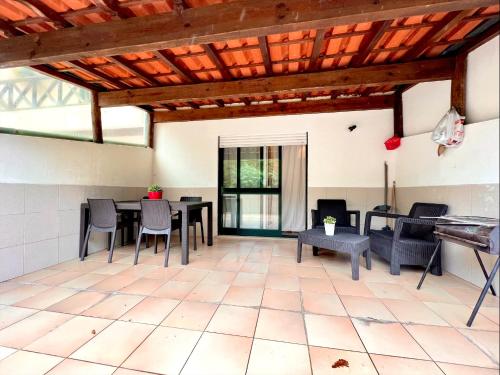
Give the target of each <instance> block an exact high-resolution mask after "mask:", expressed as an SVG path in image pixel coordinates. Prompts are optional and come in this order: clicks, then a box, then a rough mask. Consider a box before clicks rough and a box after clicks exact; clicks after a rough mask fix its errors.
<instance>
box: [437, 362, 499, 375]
mask: <svg viewBox="0 0 500 375" xmlns="http://www.w3.org/2000/svg"><path fill="white" fill-rule="evenodd" d="M438 366H439V367H440V368H441V370H443V372H444V373H445V375H498V369H492V368H481V367H472V366H464V365H455V364H453V363H440V362H438Z"/></svg>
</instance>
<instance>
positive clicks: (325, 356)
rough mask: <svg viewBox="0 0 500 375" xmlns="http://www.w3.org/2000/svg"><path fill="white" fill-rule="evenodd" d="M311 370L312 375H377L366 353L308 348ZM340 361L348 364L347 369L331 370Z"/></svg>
mask: <svg viewBox="0 0 500 375" xmlns="http://www.w3.org/2000/svg"><path fill="white" fill-rule="evenodd" d="M309 355H310V357H311V364H312V370H313V374H314V375H333V374H337V373H338V374H352V375H377V371H376V370H375V367H373V364H372V362H371V360H370V357H369V356H368V354H366V353H358V352H351V351H346V350H338V349H328V348H318V347H314V346H310V347H309ZM340 359H344V360H346V361H347V362H348V363H349V367H343V368H342V367H337V368H335V369H333V368H332V366H333V364H334V363H335V362H337V361H338V360H340Z"/></svg>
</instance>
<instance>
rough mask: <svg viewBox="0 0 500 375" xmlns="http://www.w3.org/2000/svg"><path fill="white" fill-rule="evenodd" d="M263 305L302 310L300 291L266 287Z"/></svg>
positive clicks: (271, 307) (273, 307) (272, 307)
mask: <svg viewBox="0 0 500 375" xmlns="http://www.w3.org/2000/svg"><path fill="white" fill-rule="evenodd" d="M262 307H267V308H270V309H278V310H290V311H301V310H302V306H301V301H300V292H291V291H288V290H278V289H264V296H263V297H262Z"/></svg>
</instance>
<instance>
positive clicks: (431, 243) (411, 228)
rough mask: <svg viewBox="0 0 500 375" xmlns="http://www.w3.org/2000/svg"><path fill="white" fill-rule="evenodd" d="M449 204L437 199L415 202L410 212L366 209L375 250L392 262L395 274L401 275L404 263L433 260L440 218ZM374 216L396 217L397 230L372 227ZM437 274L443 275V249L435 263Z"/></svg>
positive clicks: (368, 232)
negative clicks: (437, 224) (400, 212)
mask: <svg viewBox="0 0 500 375" xmlns="http://www.w3.org/2000/svg"><path fill="white" fill-rule="evenodd" d="M447 211H448V206H447V205H445V204H437V203H414V204H413V206H412V207H411V210H410V213H409V214H408V216H407V215H400V214H393V213H386V212H378V211H370V212H367V213H366V219H365V231H364V233H365V235H366V236H370V248H371V251H373V252H374V253H376V254H378V255H380V256H381V257H382V258H384V259H385V260H387V261H388V262H389V263H390V265H391V270H390V272H391V275H399V274H400V269H401V266H402V265H407V266H408V265H409V266H422V267H426V266H427V264H429V261H430V258H431V256H432V253H433V252H434V250H435V249H436V246H438V242H439V241H438V239H436V237H435V236H434V225H435V223H436V219H430V218H433V217H439V216H443V215H445V214H446V212H447ZM374 216H378V217H385V218H393V219H396V224H395V227H394V230H393V231H392V230H385V229H383V230H374V229H371V219H372V217H374ZM431 273H432V274H433V275H437V276H441V275H442V274H443V272H442V268H441V249H439V252H438V254H437V256H436V258H435V260H434V264H433V265H432V266H431Z"/></svg>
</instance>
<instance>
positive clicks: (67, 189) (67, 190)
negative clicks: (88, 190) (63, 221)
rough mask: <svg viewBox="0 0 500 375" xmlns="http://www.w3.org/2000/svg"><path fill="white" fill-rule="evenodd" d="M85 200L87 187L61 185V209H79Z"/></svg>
mask: <svg viewBox="0 0 500 375" xmlns="http://www.w3.org/2000/svg"><path fill="white" fill-rule="evenodd" d="M84 202H85V187H84V186H80V185H60V186H59V209H60V210H77V209H80V204H82V203H84Z"/></svg>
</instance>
